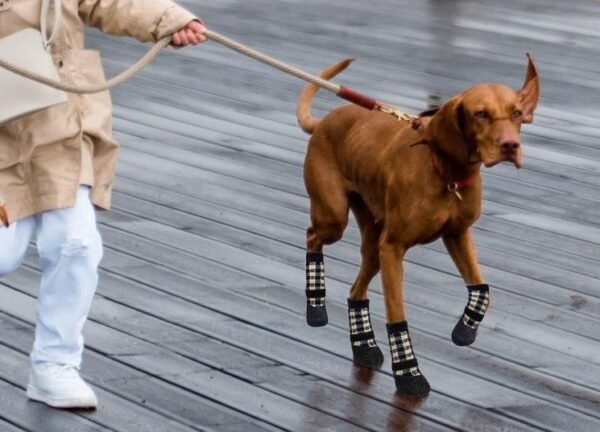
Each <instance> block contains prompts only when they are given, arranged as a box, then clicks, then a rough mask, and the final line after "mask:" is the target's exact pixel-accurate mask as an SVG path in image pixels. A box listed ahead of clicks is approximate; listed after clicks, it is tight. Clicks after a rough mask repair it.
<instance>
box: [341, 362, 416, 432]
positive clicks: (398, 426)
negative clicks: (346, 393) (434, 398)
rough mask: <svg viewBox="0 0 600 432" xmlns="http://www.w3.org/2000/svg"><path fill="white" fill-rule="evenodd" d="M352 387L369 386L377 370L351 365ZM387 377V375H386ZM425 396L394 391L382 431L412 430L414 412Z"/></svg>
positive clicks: (402, 431) (360, 388) (404, 431)
mask: <svg viewBox="0 0 600 432" xmlns="http://www.w3.org/2000/svg"><path fill="white" fill-rule="evenodd" d="M352 372H353V378H354V382H353V383H352V384H353V385H352V388H355V389H356V390H358V391H360V390H362V389H366V388H367V387H370V386H371V384H372V382H373V379H374V377H375V376H376V375H377V371H375V370H373V369H367V368H362V367H357V366H354V367H353V371H352ZM386 378H387V377H386ZM426 399H427V398H414V397H407V396H401V395H399V394H397V393H395V394H394V395H393V396H392V398H391V400H390V402H389V404H390V405H391V406H390V407H389V414H388V415H387V418H386V423H385V426H384V429H382V430H384V431H389V432H392V431H393V432H410V431H412V430H413V422H414V413H415V412H416V411H418V410H419V408H420V407H421V405H422V404H423V402H425V400H426Z"/></svg>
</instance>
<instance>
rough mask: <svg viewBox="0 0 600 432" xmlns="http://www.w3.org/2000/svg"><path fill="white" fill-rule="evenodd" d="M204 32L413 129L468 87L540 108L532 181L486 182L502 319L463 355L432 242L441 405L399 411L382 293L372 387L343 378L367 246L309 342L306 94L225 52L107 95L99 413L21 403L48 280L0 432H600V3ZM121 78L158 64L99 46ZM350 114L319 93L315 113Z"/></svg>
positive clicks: (339, 268) (318, 11) (418, 323)
mask: <svg viewBox="0 0 600 432" xmlns="http://www.w3.org/2000/svg"><path fill="white" fill-rule="evenodd" d="M184 3H185V4H186V5H187V6H188V7H190V8H191V9H192V10H194V11H196V12H198V13H200V14H201V15H202V16H203V18H204V19H205V21H206V22H207V24H208V25H209V26H210V27H212V28H213V29H215V30H217V31H220V32H222V33H225V34H228V35H230V36H232V37H234V38H238V39H240V40H241V41H245V42H247V43H250V44H251V45H253V46H254V47H256V48H258V49H261V50H264V51H265V52H268V53H271V54H273V55H275V56H277V57H279V58H281V59H284V60H287V61H289V62H292V63H294V64H296V65H299V66H302V67H304V68H306V69H308V70H310V71H314V72H317V71H319V70H320V69H322V68H323V67H324V66H326V65H329V64H331V63H333V62H335V61H337V60H339V59H340V58H343V57H356V58H357V59H358V61H357V62H355V64H354V65H353V66H352V67H351V69H349V70H348V71H347V72H345V73H344V75H343V76H342V77H340V79H339V80H340V81H341V82H344V83H345V84H348V85H350V86H352V87H355V88H357V89H360V90H362V91H363V92H365V93H368V94H369V95H370V96H373V97H376V98H380V99H384V100H388V101H390V102H394V103H396V104H398V105H401V106H403V107H405V108H406V109H408V110H412V111H418V110H422V109H424V108H426V107H427V104H428V103H435V102H436V101H440V100H444V99H446V98H448V97H450V96H452V95H453V94H455V93H457V92H459V91H461V90H463V89H465V88H466V87H468V86H469V85H471V84H475V83H478V82H484V81H496V82H502V83H505V84H508V85H511V86H514V87H518V86H519V85H520V84H521V81H522V78H523V75H524V68H525V52H531V53H532V54H533V55H534V57H535V58H536V60H537V63H538V67H539V69H540V73H541V76H542V88H543V97H542V100H541V105H540V108H539V111H538V115H537V117H536V122H535V124H534V125H531V126H526V127H525V129H524V135H523V136H524V138H523V142H524V146H525V168H524V169H523V170H520V171H516V170H515V169H514V168H513V167H511V166H508V165H506V166H498V167H496V168H493V169H490V170H486V172H485V202H484V214H483V216H482V218H481V220H480V221H479V222H478V223H477V225H476V227H475V238H476V240H477V243H478V245H479V250H480V255H481V258H480V261H481V263H482V266H483V270H484V273H485V275H486V277H487V279H488V282H489V283H490V284H491V285H492V287H493V291H492V298H493V306H492V308H491V309H490V311H489V313H488V315H487V317H486V319H485V321H484V323H483V327H482V329H481V331H480V335H479V338H478V340H477V342H476V343H475V345H474V346H472V347H470V348H459V347H456V346H454V345H453V344H452V342H451V341H450V332H451V330H452V327H453V325H454V323H455V321H456V319H457V317H458V315H459V314H460V313H461V310H462V308H463V307H464V304H465V301H466V290H465V288H464V286H463V284H462V282H461V280H460V279H459V277H458V276H457V271H456V270H455V268H454V266H453V264H452V263H451V261H450V259H449V257H448V256H447V255H446V253H445V252H444V250H443V246H442V245H441V244H439V243H435V244H432V245H429V246H426V247H420V248H418V249H414V250H413V251H411V253H410V254H409V256H408V258H407V262H406V280H407V287H406V290H407V294H406V295H407V299H408V312H409V324H410V326H411V328H412V334H413V339H414V348H415V350H416V352H417V354H418V355H419V359H420V362H421V364H422V370H423V372H424V373H425V374H426V375H427V377H428V378H429V380H430V382H431V384H432V387H433V391H432V393H431V395H430V396H429V397H428V398H426V399H425V400H422V401H414V400H408V399H404V398H401V397H398V396H395V395H394V384H393V379H392V377H391V373H390V365H389V353H388V351H387V342H386V335H385V327H384V318H383V317H384V310H383V301H382V296H381V289H380V285H379V283H376V284H375V285H374V286H373V288H372V294H371V299H372V311H373V322H374V326H375V332H376V334H377V337H378V340H379V341H380V343H381V346H382V348H383V349H384V353H385V355H386V363H385V365H384V367H383V369H382V370H381V372H378V373H368V372H366V371H364V370H360V369H357V368H354V367H353V366H352V363H351V353H350V346H349V342H348V334H347V333H348V330H347V318H346V311H345V299H346V296H347V292H348V288H349V285H350V284H351V282H352V280H353V278H354V276H355V274H356V272H357V269H358V267H357V264H358V262H359V261H358V233H357V230H356V227H355V225H354V224H352V225H351V226H350V227H349V229H348V230H347V232H346V235H345V238H344V240H343V241H342V242H340V243H338V244H337V245H335V246H333V247H330V248H328V249H327V262H328V265H327V270H328V280H327V282H328V288H329V293H328V296H329V309H330V325H329V326H327V327H325V328H321V329H311V328H308V327H307V326H306V324H305V323H304V317H303V313H304V293H303V288H304V267H303V263H304V231H305V229H306V226H307V224H308V215H307V206H308V201H307V198H306V194H305V191H304V186H303V181H302V177H301V172H302V161H303V156H304V152H305V149H306V141H307V139H306V137H305V136H304V135H303V134H302V133H301V131H300V130H299V129H298V127H297V126H296V120H295V115H294V111H295V103H296V98H297V96H298V94H299V92H300V91H301V88H302V86H303V84H302V83H301V82H299V81H296V80H295V79H293V78H289V77H286V76H284V75H282V74H279V73H277V72H275V71H272V70H270V69H268V68H267V67H265V66H262V65H260V64H258V63H254V62H252V61H250V60H248V59H246V58H243V57H241V56H239V55H238V54H234V53H232V52H230V51H227V50H226V49H224V48H222V47H219V46H217V45H215V44H213V43H208V44H205V45H204V46H203V47H201V48H198V49H186V50H179V51H176V52H171V53H168V54H164V55H162V56H161V57H160V59H159V60H158V61H157V62H156V63H155V64H153V65H152V66H151V67H149V68H148V69H147V70H146V71H144V72H143V73H142V74H141V75H140V76H139V77H138V78H136V79H134V80H132V81H131V82H129V83H127V84H126V85H124V86H122V87H121V88H119V89H118V90H116V91H115V92H114V101H115V135H116V137H117V138H118V139H119V140H120V141H121V142H122V143H123V151H122V154H121V161H120V165H119V175H118V179H117V182H116V191H115V195H114V210H113V211H112V212H110V213H104V214H102V215H100V224H101V231H102V234H103V236H104V240H105V245H106V254H105V259H104V261H103V263H102V277H101V282H100V286H99V289H98V295H97V298H96V301H95V303H94V306H93V311H92V314H91V319H90V321H89V323H88V325H87V327H86V342H87V347H88V349H87V351H86V355H85V361H84V367H83V374H84V375H85V377H86V378H87V379H88V380H89V381H90V382H92V383H93V385H94V387H95V389H96V391H97V392H98V396H99V398H100V407H99V409H98V410H97V411H96V412H94V413H86V412H81V413H65V412H58V411H54V410H50V409H48V408H45V407H44V406H41V405H39V404H35V403H31V402H27V401H26V397H25V394H24V391H23V390H24V387H25V385H26V379H27V360H28V359H27V353H28V352H29V350H30V347H31V343H32V332H33V323H34V319H35V315H34V301H35V295H36V290H37V285H38V279H39V272H38V266H37V259H36V257H35V251H34V249H32V251H31V253H30V255H29V256H28V258H27V262H26V264H25V266H24V267H23V268H22V269H21V270H19V271H18V272H16V273H14V274H13V275H11V276H9V277H6V278H5V279H3V280H2V283H1V284H0V299H1V300H0V430H2V431H8V432H13V431H36V432H38V431H39V432H65V431H77V432H79V431H122V432H131V431H139V430H143V431H157V432H158V431H169V432H171V431H194V430H195V431H197V430H211V431H272V430H293V431H321V430H332V431H353V430H369V431H447V430H455V431H456V430H465V431H485V432H488V431H534V430H544V431H560V432H563V431H566V430H568V431H586V432H589V431H597V430H600V409H599V408H600V341H599V340H600V321H599V318H598V317H599V316H600V289H599V286H600V284H599V282H600V281H599V280H598V274H599V270H598V262H599V261H598V260H599V259H600V226H599V225H598V221H599V220H600V202H599V200H600V194H599V193H598V187H599V185H600V176H599V175H598V173H599V172H600V145H599V137H600V129H599V128H598V123H597V119H598V116H599V108H600V103H598V101H599V100H600V84H599V83H600V79H599V78H600V73H599V70H600V66H599V65H598V62H597V60H596V59H597V57H598V52H599V49H598V46H600V44H599V42H600V33H599V32H598V26H597V23H598V21H597V19H598V18H597V17H598V15H599V14H600V4H599V3H598V2H596V1H571V2H561V1H556V0H554V1H547V0H534V1H516V0H508V1H504V2H496V1H492V0H477V1H475V0H464V1H450V0H437V1H436V0H428V1H425V0H424V1H407V0H403V1H398V0H394V1H392V0H379V1H377V2H365V1H362V0H329V1H323V0H309V1H306V0H302V1H300V0H252V1H242V0H219V1H214V2H209V1H205V2H199V1H186V2H184ZM89 45H90V46H91V47H94V48H99V49H101V50H102V52H103V54H104V58H105V68H106V70H107V74H108V75H114V74H115V73H116V72H118V71H120V70H121V69H122V68H123V67H124V66H125V65H126V64H128V63H130V62H131V61H132V60H133V59H134V58H136V57H137V56H138V55H139V54H140V53H141V52H142V51H143V50H144V49H145V48H144V47H142V46H140V45H139V44H137V43H136V42H135V41H132V40H128V39H115V38H112V37H108V36H105V35H101V34H100V33H98V32H96V31H91V32H90V33H89ZM336 104H339V101H337V100H335V98H333V97H332V96H329V95H326V94H320V96H319V97H318V98H317V101H316V104H315V106H316V110H315V111H316V112H317V113H318V114H320V115H322V114H323V113H324V112H325V111H326V110H328V109H330V108H331V107H333V106H335V105H336Z"/></svg>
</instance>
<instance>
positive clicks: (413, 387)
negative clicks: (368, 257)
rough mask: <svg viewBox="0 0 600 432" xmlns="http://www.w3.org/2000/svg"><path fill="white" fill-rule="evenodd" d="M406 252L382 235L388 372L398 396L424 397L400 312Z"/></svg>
mask: <svg viewBox="0 0 600 432" xmlns="http://www.w3.org/2000/svg"><path fill="white" fill-rule="evenodd" d="M405 252H406V249H405V248H404V247H403V246H401V245H399V244H398V243H397V242H391V241H390V237H389V234H388V233H386V231H384V232H383V235H382V239H381V242H380V245H379V260H380V263H381V278H382V283H383V291H384V295H385V306H386V311H387V331H388V338H389V342H390V352H391V354H392V371H393V374H394V380H395V381H396V390H397V391H398V393H400V394H402V395H406V396H426V395H427V394H428V393H429V390H430V387H429V383H428V382H427V379H426V378H425V377H424V376H423V374H421V371H420V370H419V365H418V362H417V357H416V355H415V353H414V351H413V348H412V342H411V339H410V335H409V332H408V323H407V322H406V313H405V309H404V295H403V294H404V293H403V282H402V277H403V269H402V259H403V258H404V253H405Z"/></svg>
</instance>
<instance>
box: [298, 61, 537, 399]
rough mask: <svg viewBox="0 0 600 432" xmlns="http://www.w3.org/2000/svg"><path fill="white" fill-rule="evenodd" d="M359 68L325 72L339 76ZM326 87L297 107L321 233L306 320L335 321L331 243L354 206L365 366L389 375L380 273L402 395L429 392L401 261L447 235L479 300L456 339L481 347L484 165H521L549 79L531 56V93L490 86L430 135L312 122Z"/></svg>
mask: <svg viewBox="0 0 600 432" xmlns="http://www.w3.org/2000/svg"><path fill="white" fill-rule="evenodd" d="M349 64H350V60H345V61H342V62H340V63H338V64H336V65H334V66H331V67H330V68H328V69H327V70H325V71H324V72H323V73H322V75H321V76H322V77H323V78H325V79H330V78H332V77H334V76H335V75H337V74H338V73H340V72H341V71H343V70H344V69H345V68H346V67H347V66H348V65H349ZM317 90H318V89H317V87H316V86H314V85H309V86H307V87H306V89H305V90H304V92H303V93H302V95H301V97H300V100H299V104H298V121H299V123H300V126H301V127H302V129H303V130H304V131H305V132H307V133H309V134H311V135H312V137H311V139H310V143H309V147H308V153H307V156H306V161H305V166H304V178H305V183H306V188H307V190H308V194H309V197H310V216H311V222H312V225H311V226H310V228H308V231H307V291H306V293H307V298H308V306H307V321H308V323H309V325H312V326H321V325H325V324H327V311H326V308H325V285H324V281H325V278H324V264H323V255H322V251H323V246H324V245H328V244H332V243H334V242H336V241H338V240H340V239H341V238H342V234H343V232H344V229H345V228H346V225H347V223H348V213H349V210H352V212H353V213H354V215H355V217H356V220H357V222H358V226H359V228H360V232H361V237H362V244H361V253H362V263H361V267H360V271H359V273H358V277H357V278H356V281H355V282H354V285H353V286H352V289H351V291H350V298H349V300H348V304H349V316H350V332H351V334H350V338H351V342H352V350H353V355H354V361H355V363H356V364H358V365H361V366H366V367H371V368H378V367H380V366H381V364H382V363H383V355H382V354H381V351H380V350H379V348H378V347H377V345H376V343H375V336H374V334H373V331H372V328H371V323H370V318H369V309H368V307H369V303H368V300H367V288H368V285H369V282H370V281H371V280H372V279H373V277H374V276H375V275H376V274H377V273H378V272H379V271H380V270H381V277H382V284H383V290H384V295H385V306H386V311H387V322H388V325H387V327H388V335H389V340H390V348H391V351H392V369H393V371H394V377H395V380H396V387H397V389H398V392H400V393H402V394H405V395H417V396H423V395H426V394H427V393H428V392H429V384H428V383H427V380H426V379H425V377H424V376H423V375H422V374H421V372H420V370H419V368H418V364H417V361H416V357H415V356H414V353H413V352H412V347H411V342H410V337H409V334H408V327H407V324H406V312H405V308H404V296H403V288H402V259H403V257H404V254H405V253H406V251H407V250H408V249H409V248H410V247H412V246H415V245H417V244H424V243H429V242H432V241H434V240H436V239H438V238H440V237H441V238H442V239H443V241H444V244H445V245H446V248H447V250H448V252H449V253H450V256H451V257H452V259H453V260H454V262H455V264H456V266H457V267H458V270H459V272H460V274H461V276H462V278H463V279H464V281H465V283H466V284H467V286H468V289H469V303H468V305H467V307H466V308H465V312H464V314H463V316H462V317H461V319H460V320H459V322H458V323H457V325H456V327H455V329H454V331H453V333H452V339H453V341H454V342H455V343H456V344H457V345H469V344H471V343H473V341H474V340H475V335H476V331H477V326H478V325H479V323H480V322H481V320H482V319H483V314H484V313H485V309H486V308H487V305H488V304H489V291H488V286H487V285H485V284H484V279H483V276H482V274H481V271H480V269H479V265H478V262H477V253H476V249H475V245H474V243H473V238H472V235H471V230H470V227H471V225H473V223H474V222H475V221H476V220H477V218H478V217H479V214H480V211H481V192H482V189H481V178H480V175H479V171H480V168H481V165H482V164H483V165H484V166H486V167H492V166H494V165H496V164H498V163H500V162H504V161H506V162H511V163H513V164H514V165H515V166H516V167H517V168H520V167H521V165H522V157H521V147H520V144H521V139H520V129H521V125H522V124H523V123H531V122H532V121H533V112H534V110H535V108H536V106H537V101H538V97H539V93H540V80H539V78H538V74H537V70H536V68H535V65H534V63H533V61H532V60H531V58H530V59H529V65H528V68H527V74H526V79H525V84H524V85H523V88H522V90H520V91H514V90H512V89H510V88H508V87H505V86H503V85H500V84H480V85H476V86H474V87H471V88H470V89H468V90H466V91H465V92H463V93H461V94H459V95H457V96H455V97H453V98H452V99H450V100H449V101H448V102H446V104H444V105H443V106H442V107H441V108H440V109H439V110H436V111H435V112H430V113H428V114H426V115H425V116H424V117H422V118H421V119H420V127H419V128H413V127H410V125H409V123H407V122H404V121H397V120H395V119H394V118H393V117H391V116H389V115H386V114H383V113H380V112H373V111H368V110H365V109H363V108H360V107H358V106H355V105H344V106H341V107H338V108H336V109H334V110H333V111H332V112H330V113H329V114H328V115H327V116H326V117H324V118H323V119H322V120H318V119H315V118H313V117H312V115H311V103H312V99H313V97H314V95H315V94H316V92H317Z"/></svg>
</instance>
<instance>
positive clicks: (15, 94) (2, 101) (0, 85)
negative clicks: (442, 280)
mask: <svg viewBox="0 0 600 432" xmlns="http://www.w3.org/2000/svg"><path fill="white" fill-rule="evenodd" d="M51 1H54V11H55V12H54V15H55V19H54V28H53V29H52V34H51V36H50V37H48V36H47V24H48V23H47V21H48V12H49V8H50V2H51ZM61 6H62V5H61V0H43V1H42V10H41V32H40V31H39V30H34V29H25V30H21V31H19V32H17V33H14V34H12V35H10V36H8V37H6V38H3V39H0V59H2V60H5V61H7V62H10V63H12V64H14V65H16V66H19V67H21V68H24V69H27V70H32V71H35V72H36V73H38V74H40V75H42V76H44V77H46V78H49V79H53V80H58V73H57V72H56V68H55V67H54V64H53V62H52V56H51V55H50V52H49V49H50V46H51V45H52V43H53V42H54V41H55V40H56V38H57V37H58V33H59V31H60V25H61V21H62V8H61ZM0 95H1V96H0V126H2V125H3V124H5V123H9V122H11V121H13V120H15V119H17V118H19V117H23V116H25V115H27V114H31V113H34V112H36V111H40V110H43V109H45V108H49V107H51V106H54V105H58V104H61V103H64V102H67V95H66V94H65V93H64V92H62V91H59V90H56V89H54V88H50V87H48V86H46V85H44V84H40V83H38V82H35V81H32V80H30V79H28V78H24V77H22V76H20V75H17V74H15V73H13V72H10V71H8V70H6V69H4V68H0Z"/></svg>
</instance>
